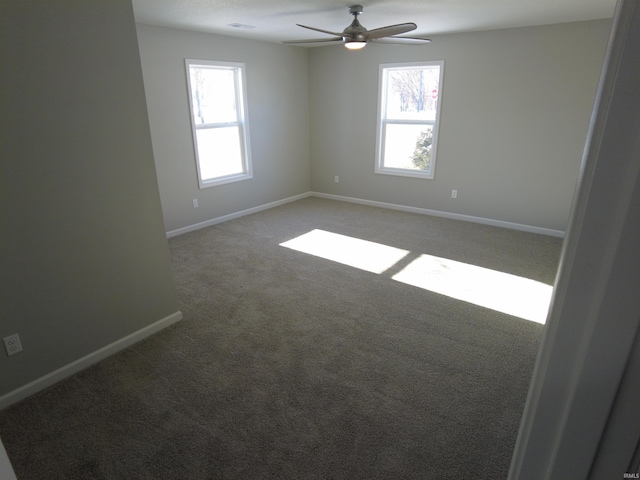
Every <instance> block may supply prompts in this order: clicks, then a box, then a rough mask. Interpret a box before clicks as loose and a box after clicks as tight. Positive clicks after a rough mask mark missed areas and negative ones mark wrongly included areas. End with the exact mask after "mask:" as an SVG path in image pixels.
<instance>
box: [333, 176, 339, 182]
mask: <svg viewBox="0 0 640 480" xmlns="http://www.w3.org/2000/svg"><path fill="white" fill-rule="evenodd" d="M333 180H334V181H335V182H336V183H340V177H339V176H338V175H336V176H335V177H333Z"/></svg>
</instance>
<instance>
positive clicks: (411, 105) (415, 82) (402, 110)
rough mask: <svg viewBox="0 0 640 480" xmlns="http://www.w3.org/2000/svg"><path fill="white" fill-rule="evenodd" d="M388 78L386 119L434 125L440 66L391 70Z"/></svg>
mask: <svg viewBox="0 0 640 480" xmlns="http://www.w3.org/2000/svg"><path fill="white" fill-rule="evenodd" d="M387 75H388V76H387V103H386V115H387V118H389V119H394V120H400V119H415V120H428V121H432V122H433V121H435V119H436V110H437V106H438V94H439V91H440V85H439V83H440V81H439V79H440V67H439V66H437V65H436V66H429V67H420V68H407V69H390V70H388V73H387Z"/></svg>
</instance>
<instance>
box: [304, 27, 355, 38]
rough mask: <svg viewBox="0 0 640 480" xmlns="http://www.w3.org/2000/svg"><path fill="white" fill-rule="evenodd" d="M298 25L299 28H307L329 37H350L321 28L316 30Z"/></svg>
mask: <svg viewBox="0 0 640 480" xmlns="http://www.w3.org/2000/svg"><path fill="white" fill-rule="evenodd" d="M296 25H298V26H299V27H302V28H307V29H309V30H313V31H315V32H320V33H327V34H329V35H333V36H334V37H341V38H342V37H344V36H350V35H348V34H345V33H344V32H330V31H329V30H323V29H321V28H315V27H307V26H306V25H300V24H299V23H296Z"/></svg>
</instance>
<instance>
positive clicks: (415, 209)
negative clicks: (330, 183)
mask: <svg viewBox="0 0 640 480" xmlns="http://www.w3.org/2000/svg"><path fill="white" fill-rule="evenodd" d="M310 195H311V196H313V197H319V198H327V199H330V200H339V201H342V202H351V203H358V204H361V205H369V206H371V207H380V208H388V209H391V210H400V211H402V212H410V213H419V214H421V215H432V216H434V217H442V218H450V219H452V220H462V221H464V222H472V223H481V224H484V225H491V226H494V227H502V228H511V229H513V230H521V231H524V232H530V233H538V234H541V235H549V236H552V237H561V238H563V237H564V234H565V232H563V231H562V230H552V229H550V228H543V227H534V226H531V225H522V224H519V223H512V222H504V221H502V220H493V219H491V218H483V217H473V216H471V215H462V214H459V213H450V212H441V211H439V210H429V209H427V208H419V207H408V206H406V205H397V204H395V203H385V202H377V201H375V200H363V199H361V198H354V197H344V196H342V195H332V194H330V193H320V192H310Z"/></svg>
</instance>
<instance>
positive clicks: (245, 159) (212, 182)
mask: <svg viewBox="0 0 640 480" xmlns="http://www.w3.org/2000/svg"><path fill="white" fill-rule="evenodd" d="M191 66H195V67H209V68H219V69H229V70H232V71H233V72H234V79H235V96H236V98H235V101H236V112H237V119H236V121H234V122H219V123H208V124H205V125H198V124H197V123H196V119H195V117H194V108H193V102H192V99H193V95H192V90H191V75H190V67H191ZM185 69H186V74H187V91H188V97H189V116H190V118H191V130H192V133H193V147H194V151H195V160H196V169H197V173H198V186H199V188H201V189H202V188H207V187H213V186H216V185H223V184H225V183H231V182H238V181H241V180H248V179H251V178H253V167H252V163H251V148H250V142H249V120H248V118H249V115H248V112H247V101H246V92H247V88H246V81H245V64H244V63H237V62H219V61H213V60H195V59H189V58H187V59H185ZM231 126H237V127H238V130H239V134H240V153H241V156H242V171H241V172H239V173H233V174H230V175H223V176H219V177H215V178H211V179H203V178H202V174H201V166H200V158H199V153H198V135H197V132H198V130H200V129H207V128H221V127H231Z"/></svg>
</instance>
